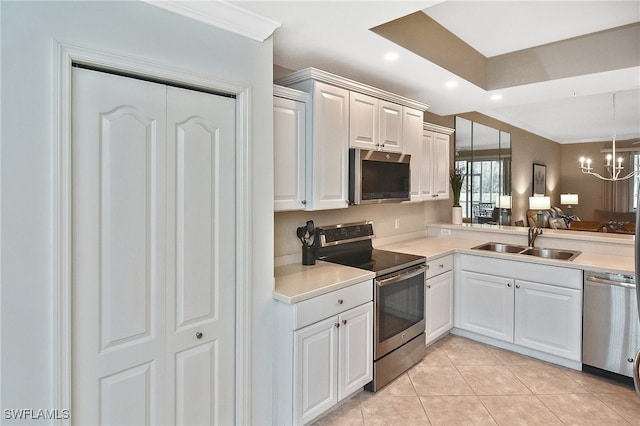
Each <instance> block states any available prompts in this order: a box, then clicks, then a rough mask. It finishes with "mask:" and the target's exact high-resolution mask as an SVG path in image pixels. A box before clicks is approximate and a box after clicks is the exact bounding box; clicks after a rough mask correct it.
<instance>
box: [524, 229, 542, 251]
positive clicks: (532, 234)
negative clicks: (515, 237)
mask: <svg viewBox="0 0 640 426" xmlns="http://www.w3.org/2000/svg"><path fill="white" fill-rule="evenodd" d="M538 235H542V228H533V227H531V228H529V238H528V239H527V245H528V246H529V247H533V246H534V244H535V242H536V237H537V236H538Z"/></svg>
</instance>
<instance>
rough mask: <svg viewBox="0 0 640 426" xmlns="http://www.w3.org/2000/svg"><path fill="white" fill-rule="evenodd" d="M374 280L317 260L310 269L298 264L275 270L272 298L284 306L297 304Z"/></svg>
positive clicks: (369, 274) (361, 271) (360, 271)
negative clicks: (285, 304) (284, 304)
mask: <svg viewBox="0 0 640 426" xmlns="http://www.w3.org/2000/svg"><path fill="white" fill-rule="evenodd" d="M375 276H376V274H375V273H373V272H371V271H366V270H364V269H358V268H352V267H350V266H343V265H338V264H336V263H329V262H323V261H321V260H318V261H316V264H315V265H310V266H305V265H302V264H300V263H295V264H291V265H284V266H278V267H277V268H275V279H276V286H275V289H274V292H273V298H274V299H276V300H279V301H281V302H284V303H298V302H301V301H303V300H306V299H310V298H312V297H316V296H320V295H321V294H325V293H329V292H331V291H335V290H339V289H341V288H344V287H348V286H350V285H353V284H357V283H360V282H362V281H366V280H370V279H372V278H374V277H375Z"/></svg>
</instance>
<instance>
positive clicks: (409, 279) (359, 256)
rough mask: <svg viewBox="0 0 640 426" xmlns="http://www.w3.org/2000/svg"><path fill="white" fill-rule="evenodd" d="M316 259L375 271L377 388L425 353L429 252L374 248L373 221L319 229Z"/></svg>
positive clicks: (372, 387) (372, 385)
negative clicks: (425, 307) (425, 299)
mask: <svg viewBox="0 0 640 426" xmlns="http://www.w3.org/2000/svg"><path fill="white" fill-rule="evenodd" d="M317 232H319V234H320V238H319V239H318V243H317V255H318V259H320V260H324V261H327V262H333V263H339V264H341V265H347V266H352V267H355V268H361V269H366V270H369V271H373V272H375V273H376V278H375V286H374V295H373V301H374V305H375V325H374V337H375V338H374V363H373V381H372V382H371V383H370V384H369V385H367V389H368V390H372V391H374V392H375V391H377V390H379V389H381V388H382V387H383V386H385V385H386V384H388V383H389V382H391V381H392V380H393V379H395V378H396V377H398V376H399V375H400V374H402V373H403V372H404V371H406V370H407V369H408V368H409V367H411V366H413V365H414V364H416V363H417V362H419V361H420V360H421V359H422V358H424V356H425V351H426V349H425V341H424V331H425V316H424V286H425V272H426V270H427V267H426V258H424V257H421V256H415V255H412V254H405V253H396V252H392V251H387V250H378V249H374V248H373V246H372V244H371V239H372V238H373V237H374V236H375V235H374V231H373V222H358V223H349V224H343V225H332V226H324V227H322V228H321V229H320V230H318V231H317Z"/></svg>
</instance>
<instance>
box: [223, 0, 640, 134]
mask: <svg viewBox="0 0 640 426" xmlns="http://www.w3.org/2000/svg"><path fill="white" fill-rule="evenodd" d="M231 3H233V4H235V5H237V6H239V7H241V8H243V9H246V10H249V11H251V12H254V13H256V14H258V15H261V16H264V17H266V18H270V19H272V20H274V21H276V22H279V23H280V24H281V26H280V28H278V29H277V30H276V31H275V34H274V41H273V43H274V63H275V64H276V65H279V66H282V67H285V68H289V69H292V70H299V69H302V68H306V67H315V68H320V69H323V70H325V71H329V72H333V73H335V74H339V75H342V76H345V77H348V78H351V79H354V80H357V81H361V82H363V83H366V84H369V85H372V86H376V87H379V88H381V89H384V90H388V91H391V92H394V93H398V94H400V95H403V96H406V97H408V98H411V99H415V100H417V101H420V102H423V103H426V104H429V105H430V108H429V111H430V112H432V113H434V114H438V115H455V114H460V113H464V112H470V111H478V112H480V113H483V114H485V115H488V116H491V117H493V118H496V119H498V120H501V121H504V122H506V123H509V124H512V125H515V126H517V127H520V128H522V129H525V130H528V131H530V132H532V133H535V134H538V135H540V136H543V137H546V138H548V139H551V140H553V141H556V142H558V143H576V142H593V141H604V140H608V139H610V138H611V134H612V133H613V132H616V134H617V138H618V140H626V139H636V138H640V64H636V65H635V66H633V67H627V68H624V69H616V70H611V71H606V72H597V73H593V74H587V75H579V76H576V77H569V78H560V79H555V80H550V81H542V82H538V83H533V84H524V85H519V86H515V87H507V88H503V89H499V90H497V89H496V90H490V91H487V90H485V89H483V88H480V87H478V86H476V85H474V84H472V83H470V82H468V81H466V80H464V79H462V78H460V77H459V76H457V75H455V74H454V73H452V72H450V71H448V70H446V69H444V68H442V67H441V66H439V65H437V64H435V63H433V62H430V61H429V60H426V59H424V58H423V57H421V56H419V55H417V54H415V53H412V52H411V51H410V50H407V49H405V48H403V47H401V46H399V45H397V44H395V43H393V42H391V41H389V40H387V39H386V38H383V37H381V36H380V35H377V34H376V33H374V32H373V31H370V28H373V27H376V26H379V25H381V24H385V23H387V22H389V21H392V20H395V19H397V18H401V17H403V16H405V15H409V14H411V13H414V12H416V11H419V10H422V11H423V12H424V13H425V14H427V15H428V16H429V17H431V18H432V19H434V20H435V21H437V22H438V23H439V24H440V25H442V26H443V27H445V28H446V29H447V30H448V31H450V32H451V33H453V34H455V35H456V36H458V37H459V38H460V39H462V40H463V41H464V42H466V43H467V44H468V45H470V46H471V47H473V48H474V49H475V50H477V51H478V52H480V53H481V54H482V55H484V56H486V57H493V56H496V55H501V54H505V53H510V52H514V51H517V50H521V49H528V48H531V47H535V46H540V45H543V44H546V43H551V42H555V41H559V40H565V39H567V38H571V37H577V36H581V35H585V34H591V33H594V32H597V31H602V30H606V29H609V28H614V27H619V26H622V25H627V24H632V23H637V22H640V0H634V1H610V0H609V1H453V0H449V1H283V2H277V1H268V0H266V1H232V2H231ZM634 44H635V45H637V46H639V47H638V49H640V40H638V42H637V43H634ZM387 52H395V53H397V54H398V55H399V58H398V59H397V60H395V61H386V60H384V59H383V56H384V54H386V53H387ZM593 60H594V61H598V58H597V57H594V58H593ZM450 81H456V82H457V86H456V87H448V86H447V84H446V83H447V82H450ZM496 93H499V94H500V95H502V99H501V100H499V101H496V100H492V99H491V97H492V95H494V94H496ZM613 93H616V98H615V99H616V100H615V114H614V108H613V102H612V100H613V96H612V95H613Z"/></svg>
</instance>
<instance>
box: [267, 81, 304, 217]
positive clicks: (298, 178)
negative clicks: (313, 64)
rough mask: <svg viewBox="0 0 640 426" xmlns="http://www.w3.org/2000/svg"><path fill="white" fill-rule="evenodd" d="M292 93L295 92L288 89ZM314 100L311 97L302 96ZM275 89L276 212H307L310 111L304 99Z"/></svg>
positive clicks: (274, 204) (274, 203)
mask: <svg viewBox="0 0 640 426" xmlns="http://www.w3.org/2000/svg"><path fill="white" fill-rule="evenodd" d="M288 90H291V89H288ZM299 93H301V94H303V95H304V96H306V97H307V98H309V99H310V97H309V96H308V94H306V93H303V92H299ZM282 96H287V95H286V91H283V90H276V89H274V97H273V150H274V162H273V173H274V182H273V184H274V201H273V209H274V210H275V211H285V210H304V208H305V206H306V203H307V201H306V185H305V180H306V176H305V172H306V168H305V152H306V151H305V149H306V148H305V143H306V136H305V134H306V108H307V102H306V100H305V99H304V97H302V98H300V96H298V97H297V99H290V98H295V96H292V95H291V94H289V96H288V97H289V98H285V97H282Z"/></svg>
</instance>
